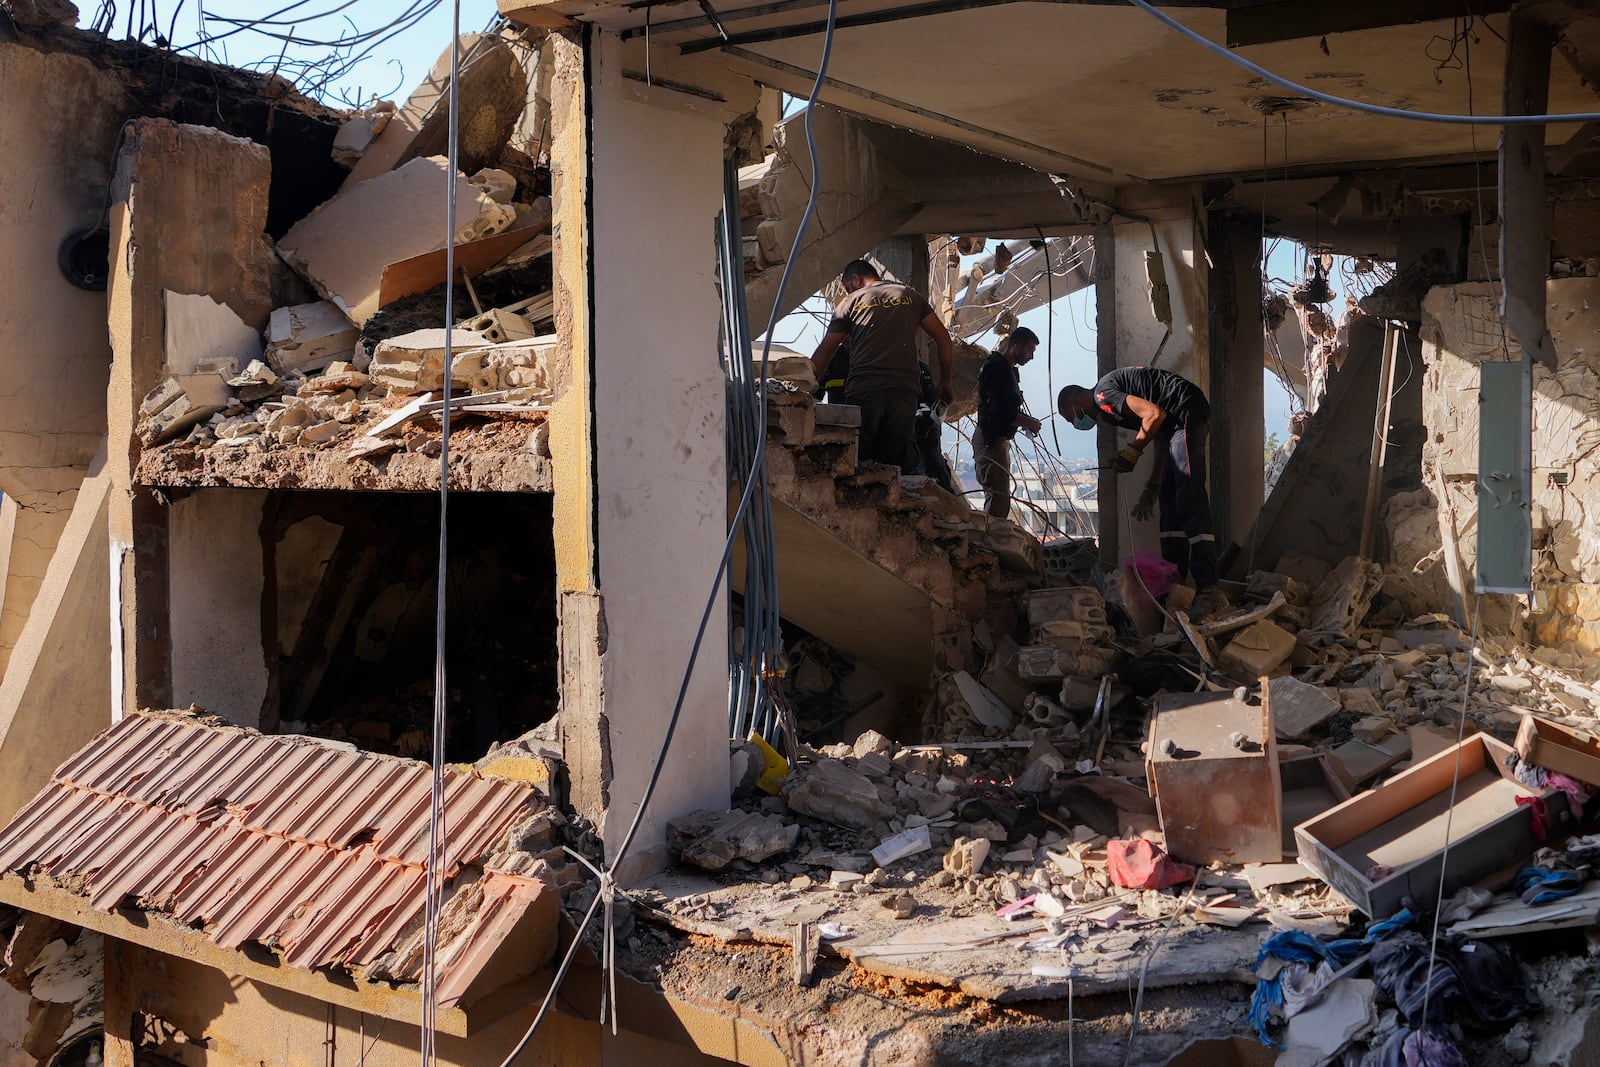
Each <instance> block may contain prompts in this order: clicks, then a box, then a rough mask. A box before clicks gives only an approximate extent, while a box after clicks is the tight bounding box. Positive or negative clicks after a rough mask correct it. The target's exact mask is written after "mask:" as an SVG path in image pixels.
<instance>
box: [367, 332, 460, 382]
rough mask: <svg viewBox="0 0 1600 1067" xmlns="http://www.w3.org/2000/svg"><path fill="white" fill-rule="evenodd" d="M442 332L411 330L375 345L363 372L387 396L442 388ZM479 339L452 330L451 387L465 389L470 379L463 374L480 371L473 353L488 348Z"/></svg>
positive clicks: (443, 334) (443, 337)
mask: <svg viewBox="0 0 1600 1067" xmlns="http://www.w3.org/2000/svg"><path fill="white" fill-rule="evenodd" d="M444 340H445V332H444V330H443V329H431V330H413V331H412V332H411V333H405V334H401V335H400V336H398V337H391V338H389V339H387V340H385V341H379V342H378V346H377V348H375V349H374V350H373V352H372V365H371V366H370V367H368V368H367V372H368V374H369V375H370V376H371V379H372V384H373V385H376V386H379V387H382V388H383V389H386V390H387V391H388V395H390V396H411V395H413V394H416V393H427V392H431V391H433V390H435V389H443V388H444ZM488 344H489V342H487V341H486V340H484V338H483V335H481V334H476V333H472V332H470V331H468V330H452V331H451V335H450V345H451V359H452V366H453V369H454V373H453V374H452V376H451V382H452V384H454V383H456V382H459V383H460V384H461V386H462V387H466V386H467V385H468V384H469V382H470V378H466V377H465V376H464V373H463V372H466V373H472V372H476V371H479V370H481V369H482V363H481V359H480V357H478V356H476V355H475V354H474V350H475V349H479V348H485V347H488Z"/></svg>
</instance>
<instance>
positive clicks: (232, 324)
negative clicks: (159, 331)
mask: <svg viewBox="0 0 1600 1067" xmlns="http://www.w3.org/2000/svg"><path fill="white" fill-rule="evenodd" d="M162 296H163V301H162V302H163V305H164V311H165V317H166V323H165V331H166V336H165V338H164V343H165V345H166V348H165V350H164V353H165V357H166V365H167V370H168V373H170V374H173V375H185V374H195V373H197V372H200V371H217V372H219V373H221V374H222V375H223V377H225V378H231V377H233V376H234V375H235V374H237V373H239V368H240V367H243V366H245V365H246V364H248V363H249V362H250V361H251V360H253V359H257V358H259V357H260V355H261V334H260V333H259V332H258V331H256V330H254V329H252V328H251V327H250V326H249V325H247V324H246V323H245V321H244V320H243V319H241V318H240V317H239V316H238V315H237V314H235V313H234V312H233V310H232V309H231V308H229V307H228V306H227V305H226V304H223V303H220V302H218V301H216V300H213V299H211V297H209V296H205V295H203V294H196V293H175V292H173V291H172V290H170V289H168V290H166V291H165V292H164V293H163V294H162Z"/></svg>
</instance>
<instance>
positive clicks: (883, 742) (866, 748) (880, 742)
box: [853, 730, 896, 759]
mask: <svg viewBox="0 0 1600 1067" xmlns="http://www.w3.org/2000/svg"><path fill="white" fill-rule="evenodd" d="M895 748H896V745H895V743H894V742H893V741H891V740H889V739H888V738H887V737H885V736H884V735H883V734H881V733H879V732H878V731H876V730H868V731H867V732H866V733H864V734H862V735H861V736H860V737H858V738H856V743H855V745H854V746H853V751H854V753H855V756H856V758H857V759H861V758H862V757H864V756H866V755H868V754H869V753H874V752H876V753H879V754H881V755H884V756H893V755H894V752H895Z"/></svg>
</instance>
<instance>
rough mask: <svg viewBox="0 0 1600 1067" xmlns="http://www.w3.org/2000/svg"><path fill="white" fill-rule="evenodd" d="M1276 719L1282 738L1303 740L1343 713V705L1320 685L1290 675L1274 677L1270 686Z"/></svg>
mask: <svg viewBox="0 0 1600 1067" xmlns="http://www.w3.org/2000/svg"><path fill="white" fill-rule="evenodd" d="M1267 689H1268V693H1269V699H1270V700H1271V701H1272V718H1273V722H1274V724H1275V725H1276V728H1277V731H1278V736H1279V737H1280V738H1283V739H1285V740H1291V741H1292V740H1299V739H1300V738H1302V737H1305V736H1306V735H1307V734H1309V733H1310V732H1311V731H1312V730H1315V729H1316V728H1317V727H1318V726H1321V725H1322V724H1323V723H1325V722H1327V721H1328V720H1329V719H1331V718H1333V717H1334V716H1335V715H1337V714H1339V711H1340V707H1339V702H1338V701H1337V700H1335V699H1334V698H1333V697H1331V696H1329V695H1328V693H1327V692H1326V691H1324V690H1323V689H1322V688H1320V687H1319V686H1314V685H1308V684H1307V683H1305V682H1302V681H1300V679H1298V678H1294V677H1292V676H1290V675H1284V676H1283V677H1282V678H1274V679H1272V681H1271V682H1270V683H1268V686H1267Z"/></svg>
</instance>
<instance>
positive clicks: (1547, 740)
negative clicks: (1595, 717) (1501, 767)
mask: <svg viewBox="0 0 1600 1067" xmlns="http://www.w3.org/2000/svg"><path fill="white" fill-rule="evenodd" d="M1517 755H1519V756H1521V757H1522V758H1523V759H1525V760H1527V761H1528V762H1529V763H1533V764H1536V765H1538V766H1540V767H1543V768H1544V769H1545V770H1547V771H1559V772H1560V773H1562V774H1564V775H1566V776H1567V777H1568V778H1576V779H1577V780H1578V781H1580V782H1584V783H1585V784H1588V785H1600V741H1596V740H1595V739H1594V738H1593V737H1591V736H1589V735H1588V734H1584V733H1580V732H1579V731H1577V730H1574V729H1572V728H1571V727H1567V726H1562V725H1561V724H1560V723H1555V722H1551V721H1550V720H1548V719H1539V718H1535V717H1534V716H1532V715H1529V716H1526V717H1525V718H1523V720H1522V725H1521V726H1520V727H1518V728H1517Z"/></svg>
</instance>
